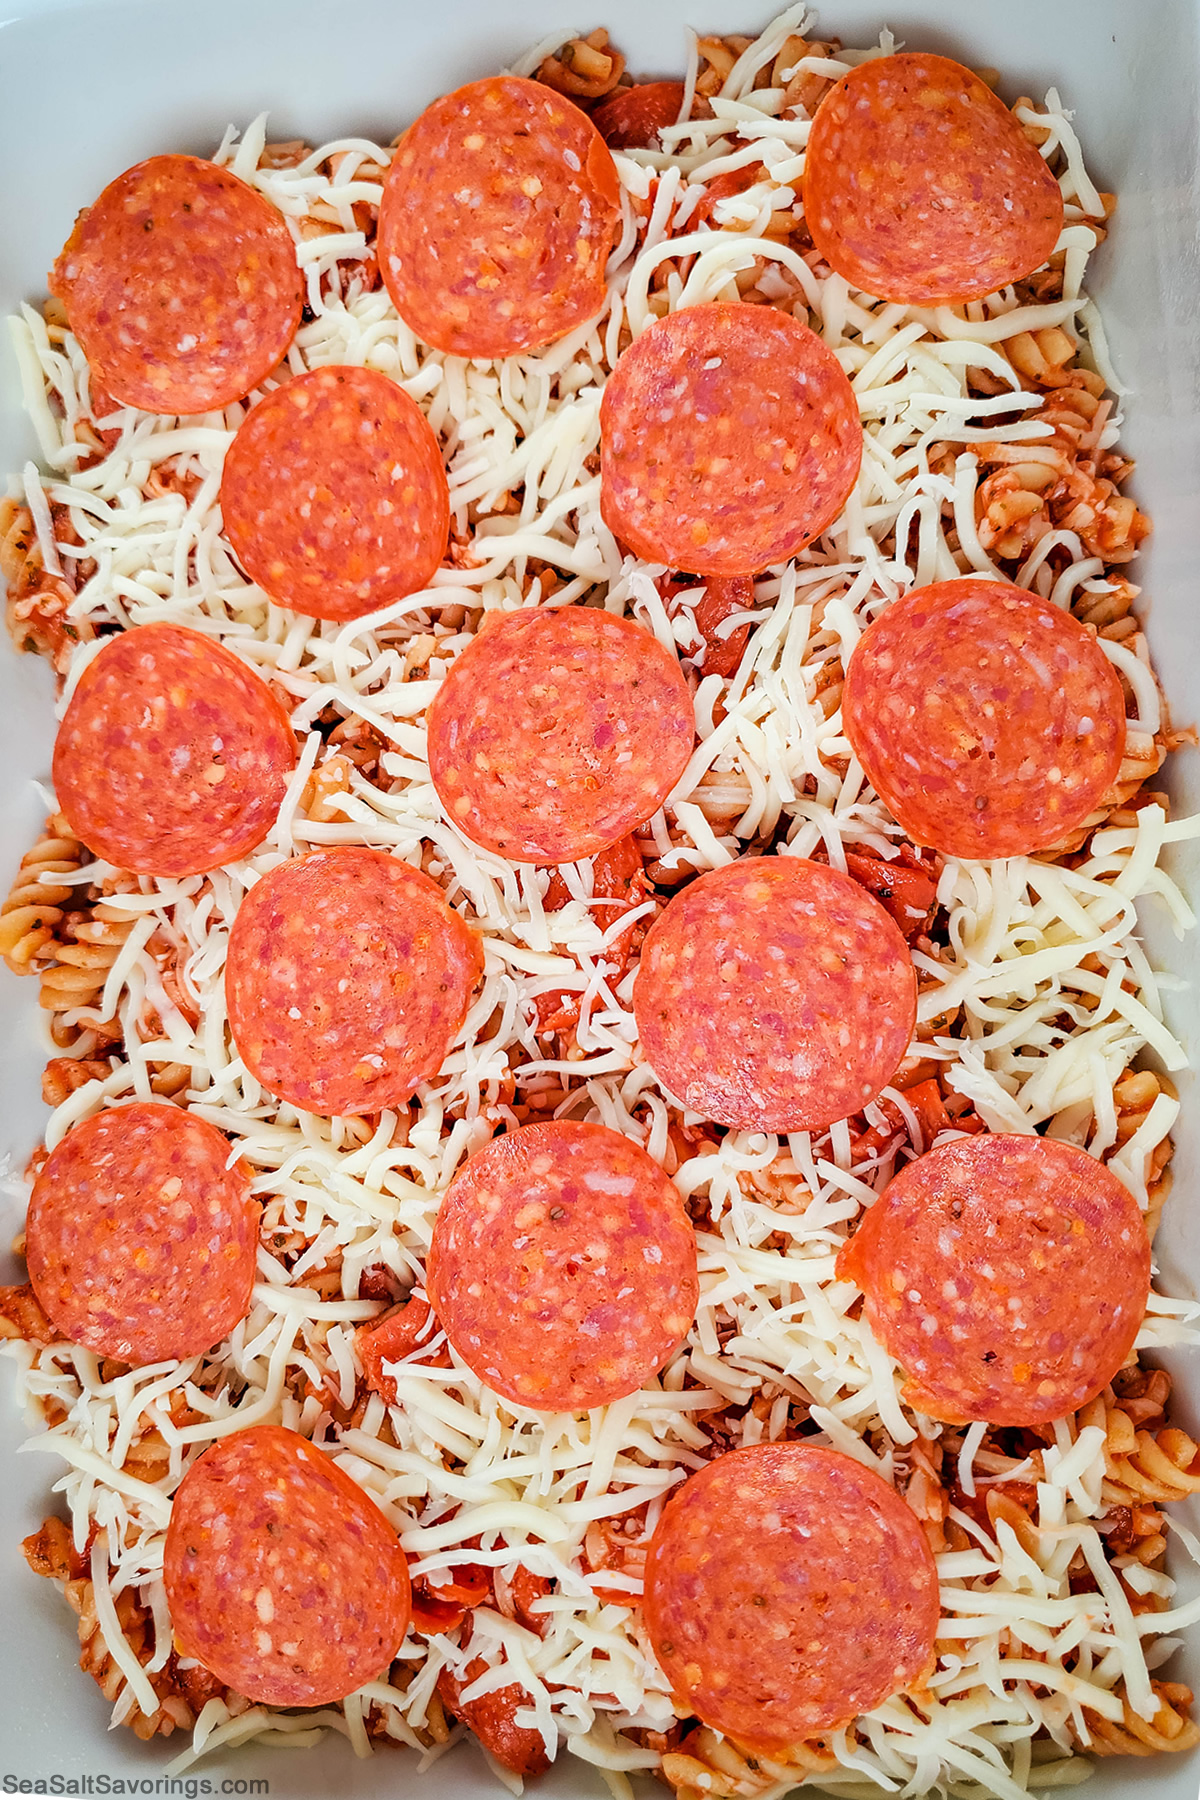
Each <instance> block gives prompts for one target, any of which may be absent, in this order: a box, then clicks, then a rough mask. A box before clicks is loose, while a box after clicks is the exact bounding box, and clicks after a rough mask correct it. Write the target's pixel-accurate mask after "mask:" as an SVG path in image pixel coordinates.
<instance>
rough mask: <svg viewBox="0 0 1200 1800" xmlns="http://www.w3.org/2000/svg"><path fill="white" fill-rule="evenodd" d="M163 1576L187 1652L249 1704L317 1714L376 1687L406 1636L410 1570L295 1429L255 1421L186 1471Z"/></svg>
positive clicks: (352, 1485)
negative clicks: (363, 1689)
mask: <svg viewBox="0 0 1200 1800" xmlns="http://www.w3.org/2000/svg"><path fill="white" fill-rule="evenodd" d="M163 1580H164V1581H165V1583H166V1589H167V1605H168V1606H169V1608H170V1612H171V1625H172V1628H173V1630H174V1634H175V1643H176V1646H177V1647H178V1649H179V1650H180V1652H181V1653H182V1654H183V1655H184V1656H190V1657H194V1658H195V1659H196V1661H197V1662H200V1663H203V1665H204V1667H205V1668H206V1669H209V1670H211V1672H212V1673H213V1674H214V1675H215V1676H216V1677H217V1679H218V1681H223V1682H225V1683H226V1684H227V1685H228V1686H229V1687H232V1688H233V1689H235V1690H236V1692H237V1693H239V1694H244V1695H245V1696H246V1698H247V1699H248V1700H258V1701H261V1702H263V1704H264V1705H267V1706H321V1705H324V1704H326V1703H327V1702H329V1701H333V1700H344V1699H345V1697H346V1695H347V1694H351V1693H353V1692H354V1690H355V1689H356V1688H360V1687H362V1685H363V1683H364V1682H367V1681H373V1680H375V1679H376V1678H377V1677H382V1676H383V1675H384V1674H385V1673H386V1671H387V1668H388V1665H389V1663H390V1662H391V1660H392V1658H393V1656H394V1655H395V1654H396V1651H397V1650H398V1649H399V1647H400V1644H401V1642H402V1640H403V1638H404V1634H405V1632H406V1631H407V1630H408V1621H409V1616H410V1598H409V1592H410V1590H409V1580H408V1563H407V1560H406V1558H405V1555H404V1551H403V1550H402V1549H401V1548H400V1540H399V1538H398V1537H397V1536H396V1533H395V1532H394V1531H393V1530H392V1527H391V1526H390V1525H389V1524H388V1522H387V1520H386V1519H385V1518H384V1516H383V1514H382V1513H381V1512H380V1510H379V1508H378V1507H377V1506H376V1505H375V1502H374V1501H373V1500H372V1499H371V1498H370V1496H369V1495H368V1494H366V1493H365V1492H364V1491H363V1489H362V1488H360V1487H359V1485H358V1483H357V1482H355V1481H351V1479H350V1477H349V1476H348V1475H347V1474H345V1472H344V1471H343V1470H341V1469H339V1468H338V1466H337V1464H336V1463H334V1462H333V1461H331V1460H330V1458H329V1457H328V1456H326V1455H324V1454H323V1453H322V1452H321V1451H320V1450H317V1449H315V1448H314V1447H313V1445H312V1444H310V1443H309V1441H308V1439H307V1438H303V1437H301V1436H300V1435H299V1434H298V1433H297V1432H295V1431H287V1430H285V1429H284V1427H283V1426H282V1425H255V1426H253V1427H252V1428H251V1429H249V1430H247V1431H238V1432H235V1433H233V1435H232V1436H230V1437H226V1438H221V1439H220V1440H219V1441H218V1442H217V1443H215V1444H214V1445H213V1446H212V1448H211V1449H209V1450H206V1451H205V1452H204V1455H203V1456H201V1457H200V1458H199V1460H198V1461H196V1462H194V1463H193V1464H192V1466H191V1468H190V1469H189V1470H188V1472H187V1474H186V1475H185V1476H184V1478H183V1480H182V1482H181V1483H180V1486H179V1489H178V1491H177V1493H176V1495H175V1500H174V1503H173V1505H172V1507H171V1522H170V1524H169V1526H168V1527H167V1542H166V1548H165V1551H164V1554H163Z"/></svg>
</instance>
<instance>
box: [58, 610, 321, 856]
mask: <svg viewBox="0 0 1200 1800" xmlns="http://www.w3.org/2000/svg"><path fill="white" fill-rule="evenodd" d="M295 762H296V739H295V736H294V734H293V732H292V728H291V725H290V724H289V722H288V716H287V714H286V713H285V712H284V710H283V708H282V706H281V705H280V704H279V702H278V700H276V698H275V696H274V694H273V693H272V692H271V690H270V688H269V687H268V686H267V684H266V682H265V681H263V680H262V679H261V678H260V677H259V676H258V675H256V674H255V673H254V672H253V670H252V669H248V668H247V667H246V665H245V663H244V662H242V661H240V659H239V658H238V657H236V656H234V655H233V653H232V652H231V651H229V650H226V649H225V648H224V646H223V645H221V644H219V643H217V642H216V640H215V639H214V638H208V637H203V636H202V635H201V633H200V632H198V631H189V630H188V629H187V627H186V626H183V625H137V626H135V627H134V628H133V629H132V630H130V631H123V632H121V633H120V635H119V636H117V637H114V638H112V639H111V640H110V642H109V643H107V644H106V645H105V646H104V648H103V650H101V651H100V653H99V655H98V656H97V657H96V658H95V659H94V661H92V662H90V663H89V664H88V666H87V668H86V669H85V670H84V672H83V674H82V676H81V677H80V679H79V684H78V686H77V687H76V689H75V692H74V694H73V695H72V696H71V701H70V704H69V705H68V707H67V711H66V716H65V717H64V719H63V722H62V724H61V725H60V726H59V729H58V737H57V739H56V741H55V745H54V788H55V792H56V793H57V795H58V803H59V805H60V807H61V808H62V810H63V812H64V813H65V814H66V816H67V818H68V820H69V821H70V824H71V829H72V831H73V832H74V833H75V835H76V837H78V838H81V839H82V841H83V842H84V843H85V844H87V845H88V847H89V848H90V849H92V850H94V851H95V853H96V855H97V856H101V857H103V858H104V860H105V861H106V862H110V863H114V864H115V865H116V867H117V868H119V869H129V870H132V872H133V873H134V874H135V875H160V876H167V877H170V876H181V875H202V874H204V873H205V872H206V871H207V870H209V869H217V868H220V867H221V866H222V865H223V864H225V863H231V862H237V860H238V859H239V858H240V857H243V856H249V854H250V852H251V851H252V850H254V849H255V848H256V847H257V846H258V845H259V844H261V843H262V841H263V839H264V838H265V837H266V835H267V833H268V832H269V831H270V829H271V827H272V825H273V824H274V823H275V815H276V813H277V812H278V811H279V806H280V802H281V801H282V799H283V796H284V793H285V792H286V789H287V783H288V776H289V775H290V774H291V772H292V769H293V768H294V767H295Z"/></svg>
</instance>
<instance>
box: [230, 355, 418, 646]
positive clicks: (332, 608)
mask: <svg viewBox="0 0 1200 1800" xmlns="http://www.w3.org/2000/svg"><path fill="white" fill-rule="evenodd" d="M221 512H222V515H223V518H224V522H225V535H226V537H227V538H228V539H229V541H230V543H231V544H232V545H233V548H234V550H235V551H236V552H237V555H238V559H239V561H240V562H241V564H242V567H243V568H244V569H245V571H246V573H247V574H248V575H249V576H250V579H251V580H252V581H256V582H257V583H258V585H259V587H260V588H262V589H263V591H264V593H267V594H269V595H270V597H271V599H272V600H275V601H277V602H278V603H279V605H280V606H293V607H295V609H296V611H297V612H302V613H308V614H310V615H311V616H312V617H313V618H317V619H358V618H361V617H362V615H363V614H364V613H369V612H374V611H375V610H376V608H377V607H381V606H389V605H390V604H391V603H392V601H394V600H402V599H403V598H404V597H405V595H406V594H414V593H417V592H418V591H419V590H420V589H421V588H424V587H428V585H429V583H430V581H431V580H432V578H433V572H434V570H435V569H436V568H437V567H438V565H439V563H440V562H441V560H442V556H443V554H444V552H445V549H446V539H447V536H448V534H449V531H450V489H449V486H448V484H447V481H446V470H445V466H444V464H443V462H442V453H441V451H440V450H439V448H438V441H437V439H436V438H435V437H434V435H433V432H432V431H431V430H430V428H429V423H428V421H427V420H426V418H425V415H424V413H423V412H422V411H421V409H420V407H419V406H417V404H416V402H415V401H413V400H411V399H410V398H409V396H408V395H407V394H406V393H405V392H404V389H403V388H401V387H397V385H396V383H395V382H394V381H392V380H391V378H390V377H389V376H387V375H380V374H379V373H378V371H377V370H375V369H358V368H343V367H341V366H333V367H327V368H321V369H314V370H313V371H312V372H311V373H310V374H308V375H301V376H299V377H298V378H297V379H296V380H295V381H289V382H288V383H287V384H286V385H285V386H284V387H280V388H276V389H274V390H273V392H271V393H270V394H268V395H267V397H266V399H265V400H260V401H259V403H258V405H257V406H256V407H255V408H254V409H253V411H252V412H250V413H249V414H248V415H247V417H246V418H245V419H244V421H243V422H242V425H241V427H240V429H239V431H238V434H237V436H236V437H235V438H234V440H233V443H232V444H231V445H230V447H229V452H228V454H227V456H226V458H225V467H224V470H223V472H222V475H221Z"/></svg>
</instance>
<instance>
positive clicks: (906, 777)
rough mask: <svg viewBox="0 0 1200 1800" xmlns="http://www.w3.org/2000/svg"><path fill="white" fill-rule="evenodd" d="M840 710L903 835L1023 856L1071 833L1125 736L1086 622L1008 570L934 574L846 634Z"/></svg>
mask: <svg viewBox="0 0 1200 1800" xmlns="http://www.w3.org/2000/svg"><path fill="white" fill-rule="evenodd" d="M842 720H843V724H844V726H845V731H846V736H847V737H848V738H849V739H850V742H851V744H852V745H853V747H854V753H855V755H856V756H857V757H858V760H859V762H860V763H861V764H862V766H863V769H864V770H865V771H866V775H867V779H868V781H870V782H871V784H872V786H873V787H874V788H875V790H876V792H877V793H878V794H879V795H880V797H881V798H882V799H883V800H884V802H885V803H886V805H887V806H888V807H889V809H890V810H891V812H892V813H893V815H894V816H895V817H896V818H897V819H898V820H899V822H900V824H901V825H902V826H903V827H904V829H905V831H906V832H907V833H908V835H909V837H911V838H912V839H913V841H914V843H918V844H928V845H930V846H932V848H934V849H935V850H940V851H942V852H943V853H944V854H945V855H947V856H961V857H968V858H970V857H989V856H1025V855H1028V854H1030V853H1031V852H1032V851H1034V850H1042V849H1045V848H1047V847H1048V846H1050V845H1054V844H1059V843H1061V842H1062V841H1063V839H1064V838H1068V837H1069V836H1070V835H1071V833H1072V832H1073V831H1075V830H1076V829H1077V828H1078V827H1079V826H1080V825H1081V824H1082V823H1083V821H1084V820H1085V819H1086V818H1087V817H1088V815H1089V813H1091V812H1092V811H1094V809H1095V807H1096V806H1097V804H1098V802H1099V801H1100V800H1101V799H1102V797H1103V796H1104V794H1105V793H1106V792H1107V791H1108V789H1109V788H1110V787H1111V786H1112V783H1113V782H1114V781H1115V779H1116V775H1117V770H1118V769H1119V768H1120V766H1121V758H1122V756H1123V755H1124V750H1125V701H1124V697H1123V695H1122V693H1121V683H1120V681H1119V680H1118V678H1117V675H1116V671H1115V670H1114V669H1113V666H1112V664H1111V663H1110V662H1109V660H1108V658H1107V657H1106V656H1105V654H1104V652H1103V650H1101V648H1100V645H1099V643H1098V642H1097V640H1096V637H1095V634H1094V633H1093V632H1091V631H1089V630H1088V629H1087V627H1086V626H1083V625H1081V624H1080V623H1079V621H1078V620H1077V619H1073V618H1072V617H1071V615H1070V613H1068V612H1064V611H1063V610H1062V608H1061V607H1058V606H1054V605H1052V604H1051V602H1050V601H1049V600H1042V599H1040V598H1039V596H1038V595H1037V594H1030V593H1026V591H1025V590H1024V589H1023V588H1017V587H1010V586H1009V585H1008V583H1007V582H1000V581H980V580H978V579H977V578H976V577H974V576H968V577H966V578H964V579H961V580H958V581H936V582H934V583H933V585H932V586H931V587H925V588H918V589H917V591H916V592H915V593H912V594H907V595H905V597H904V598H903V599H902V600H896V601H893V602H892V604H891V605H890V606H889V607H887V609H886V610H885V611H884V612H883V613H881V614H880V616H879V618H877V619H876V620H875V622H874V624H872V625H870V626H869V627H868V628H867V630H866V631H865V632H864V633H863V635H862V637H861V638H860V639H859V642H858V644H857V645H856V646H855V649H854V653H853V655H852V656H851V658H850V663H849V666H848V668H847V670H846V682H845V687H844V688H843V691H842Z"/></svg>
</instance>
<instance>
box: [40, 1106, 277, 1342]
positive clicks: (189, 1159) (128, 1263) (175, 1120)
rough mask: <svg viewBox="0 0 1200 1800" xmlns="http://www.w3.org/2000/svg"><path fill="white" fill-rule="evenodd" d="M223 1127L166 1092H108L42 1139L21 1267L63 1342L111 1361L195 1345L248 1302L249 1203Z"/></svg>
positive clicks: (254, 1233) (225, 1328)
mask: <svg viewBox="0 0 1200 1800" xmlns="http://www.w3.org/2000/svg"><path fill="white" fill-rule="evenodd" d="M229 1158H230V1148H229V1140H228V1139H227V1138H225V1137H222V1135H221V1133H220V1132H219V1131H218V1130H217V1129H216V1127H215V1126H212V1125H208V1124H206V1123H205V1121H204V1120H203V1119H198V1118H197V1117H196V1116H195V1114H194V1113H188V1112H183V1111H182V1110H181V1109H180V1108H179V1107H177V1106H154V1105H144V1104H142V1103H141V1102H137V1103H135V1104H134V1105H132V1106H119V1107H115V1108H113V1109H112V1110H111V1111H109V1112H102V1113H98V1114H97V1115H96V1116H95V1118H91V1119H85V1120H84V1122H83V1124H82V1125H76V1126H75V1127H74V1129H73V1130H72V1131H69V1132H68V1133H67V1135H66V1137H65V1138H63V1140H62V1142H61V1143H60V1144H58V1145H57V1146H56V1148H55V1149H54V1150H52V1151H51V1152H50V1155H49V1156H48V1157H47V1159H46V1161H45V1162H44V1163H43V1165H42V1168H41V1170H40V1172H39V1174H38V1177H37V1180H36V1181H35V1183H34V1187H33V1197H32V1199H31V1200H30V1203H29V1220H28V1224H27V1227H26V1255H27V1256H28V1259H29V1277H30V1280H31V1282H32V1283H33V1290H34V1293H35V1294H36V1295H37V1297H38V1299H39V1301H40V1302H41V1304H42V1307H43V1308H44V1310H45V1312H46V1314H47V1316H48V1317H49V1318H50V1319H51V1320H53V1322H54V1324H55V1325H57V1326H58V1328H59V1330H60V1331H61V1332H62V1333H63V1334H64V1335H65V1336H66V1337H68V1338H69V1339H70V1340H71V1341H72V1342H73V1343H76V1344H83V1345H85V1346H86V1347H87V1349H89V1350H94V1351H95V1352H96V1354H97V1355H98V1356H111V1357H114V1358H116V1360H117V1361H119V1362H127V1363H157V1362H168V1361H175V1360H178V1359H181V1358H183V1357H185V1356H199V1355H200V1354H201V1353H202V1352H203V1351H205V1350H210V1349H211V1348H212V1346H213V1345H214V1344H216V1343H219V1342H220V1341H221V1339H222V1338H225V1337H228V1336H229V1333H230V1332H231V1331H232V1330H233V1328H234V1326H235V1325H237V1324H238V1323H239V1321H240V1320H242V1319H244V1318H245V1316H246V1314H247V1313H248V1312H249V1310H250V1290H251V1287H252V1286H253V1284H254V1264H255V1256H256V1254H257V1250H258V1208H257V1206H256V1205H255V1204H254V1202H253V1201H252V1200H251V1198H250V1184H249V1182H248V1180H247V1179H246V1173H245V1170H244V1169H243V1167H242V1165H241V1163H235V1164H234V1166H233V1167H232V1168H230V1167H228V1163H229Z"/></svg>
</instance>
